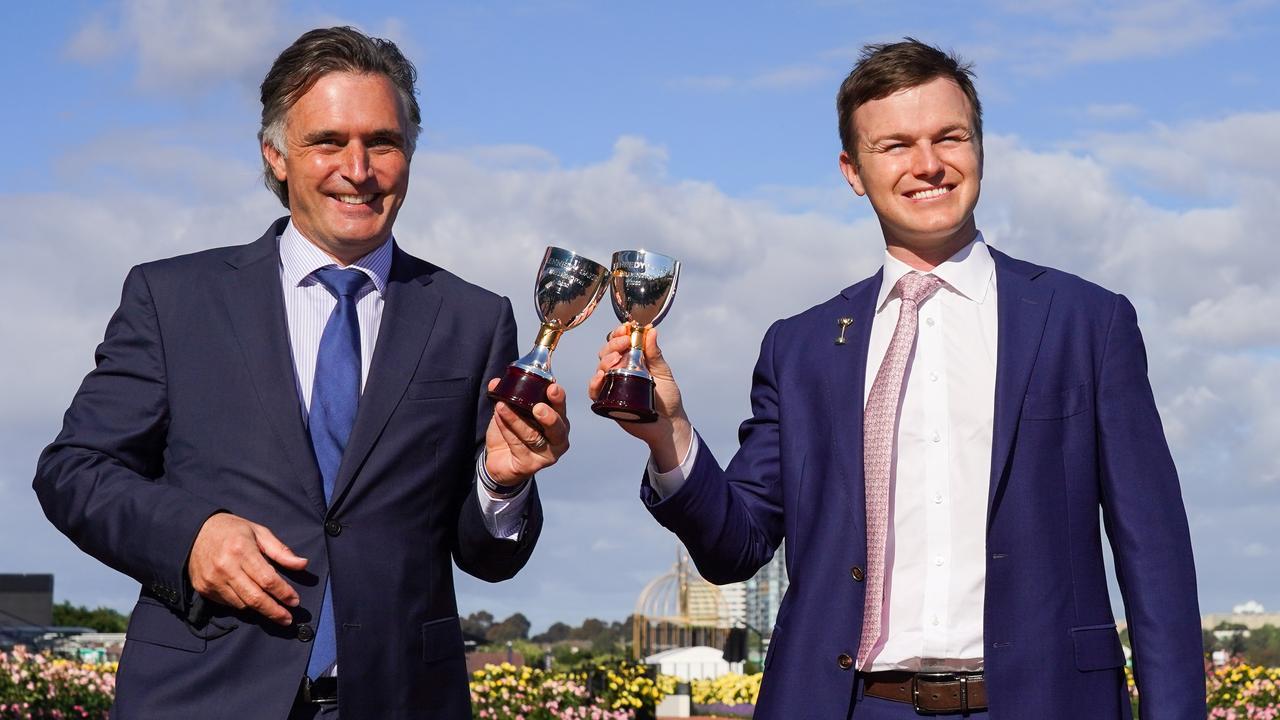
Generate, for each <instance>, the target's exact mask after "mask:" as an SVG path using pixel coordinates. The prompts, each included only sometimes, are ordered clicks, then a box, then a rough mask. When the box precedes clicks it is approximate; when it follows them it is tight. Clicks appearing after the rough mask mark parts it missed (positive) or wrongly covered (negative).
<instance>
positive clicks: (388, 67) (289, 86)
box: [258, 27, 422, 207]
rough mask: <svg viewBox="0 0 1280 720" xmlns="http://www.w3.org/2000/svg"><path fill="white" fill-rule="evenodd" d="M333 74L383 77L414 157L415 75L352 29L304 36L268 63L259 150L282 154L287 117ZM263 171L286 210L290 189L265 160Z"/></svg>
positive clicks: (394, 51)
mask: <svg viewBox="0 0 1280 720" xmlns="http://www.w3.org/2000/svg"><path fill="white" fill-rule="evenodd" d="M331 72H349V73H371V74H377V75H385V76H386V77H387V78H388V79H389V80H391V83H392V85H394V86H395V88H396V92H397V94H399V96H400V104H401V106H402V107H403V108H404V110H405V113H406V114H407V115H408V121H409V127H407V128H405V143H406V145H407V150H408V152H409V154H410V155H412V154H413V148H414V146H415V145H416V143H417V140H418V131H419V130H421V127H420V125H421V123H422V113H421V111H420V110H419V108H418V98H417V97H415V92H416V89H415V87H414V85H415V84H416V82H417V79H418V71H417V70H416V69H415V68H414V67H413V63H411V62H409V60H408V59H407V58H406V57H405V56H404V54H403V53H401V52H400V48H398V47H396V44H395V43H393V42H391V41H390V40H384V39H382V38H375V37H369V36H368V35H365V34H364V33H362V32H360V31H359V30H356V29H355V28H352V27H332V28H318V29H316V30H310V31H308V32H305V33H303V34H302V36H301V37H299V38H298V39H297V40H295V41H294V43H293V44H292V45H290V46H289V47H287V48H285V51H284V52H282V53H280V57H277V58H276V61H275V62H274V63H272V65H271V69H270V70H269V71H267V76H266V77H265V78H264V79H263V80H262V88H261V91H262V126H261V127H260V128H259V129H258V144H259V146H261V145H262V144H264V143H265V144H269V145H271V146H272V147H274V148H275V149H276V150H277V151H278V152H279V153H280V154H281V155H285V154H286V146H285V142H284V123H285V116H286V115H287V114H288V112H289V109H290V108H292V107H293V104H294V103H296V102H297V101H298V99H299V98H301V97H302V96H303V95H305V94H306V93H307V91H308V90H310V89H311V87H312V86H313V85H315V84H316V81H318V80H319V79H320V78H321V77H323V76H325V75H327V74H329V73H331ZM262 168H263V174H262V177H263V181H264V182H265V183H266V186H267V189H268V190H270V191H271V192H273V193H275V195H276V197H278V198H280V202H281V203H283V204H284V206H285V207H289V186H288V184H287V183H286V182H281V181H280V180H277V179H276V176H275V173H274V172H272V169H271V165H270V163H268V162H267V159H266V158H265V157H264V158H263V159H262Z"/></svg>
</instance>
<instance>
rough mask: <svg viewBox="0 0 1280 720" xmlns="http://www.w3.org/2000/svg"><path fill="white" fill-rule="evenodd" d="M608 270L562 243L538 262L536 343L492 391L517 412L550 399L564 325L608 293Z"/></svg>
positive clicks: (579, 318) (491, 394) (568, 326)
mask: <svg viewBox="0 0 1280 720" xmlns="http://www.w3.org/2000/svg"><path fill="white" fill-rule="evenodd" d="M608 277H609V270H608V269H606V268H605V267H604V266H603V265H601V264H600V263H597V262H594V261H592V260H588V259H587V258H585V257H583V256H581V255H579V254H577V253H575V252H573V251H571V250H564V249H562V248H558V247H548V248H547V252H546V254H544V255H543V256H542V265H541V266H539V267H538V280H537V283H536V284H535V285H534V289H533V306H534V307H535V308H536V309H537V311H538V318H539V319H540V320H541V321H542V326H541V327H540V328H539V329H538V339H537V341H536V342H535V344H534V346H533V349H532V350H530V351H529V352H528V353H527V354H526V355H525V356H524V357H522V358H520V359H519V360H516V361H515V362H513V363H511V364H510V365H508V366H507V371H506V373H505V374H504V375H503V377H502V379H501V380H499V381H498V385H497V386H496V387H495V388H494V389H493V390H491V391H489V397H491V398H493V399H494V400H501V401H503V402H505V403H507V404H508V405H510V406H511V408H512V409H513V410H515V411H516V412H519V413H522V414H524V415H527V416H531V415H532V414H533V406H534V405H537V404H538V403H540V402H546V401H547V388H548V387H549V386H550V385H551V383H553V382H555V380H556V378H555V376H554V375H552V374H551V354H552V353H553V352H555V349H556V343H557V342H559V341H560V336H561V335H563V334H564V333H565V331H566V330H569V329H571V328H574V327H577V326H578V325H581V324H582V322H583V321H584V320H586V319H587V318H588V317H589V316H590V315H591V311H592V310H595V309H596V303H598V302H600V297H601V296H602V295H604V291H605V287H606V286H605V280H607V279H608Z"/></svg>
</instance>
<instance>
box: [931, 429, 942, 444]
mask: <svg viewBox="0 0 1280 720" xmlns="http://www.w3.org/2000/svg"><path fill="white" fill-rule="evenodd" d="M933 441H934V442H942V434H941V433H939V432H938V431H937V430H934V431H933Z"/></svg>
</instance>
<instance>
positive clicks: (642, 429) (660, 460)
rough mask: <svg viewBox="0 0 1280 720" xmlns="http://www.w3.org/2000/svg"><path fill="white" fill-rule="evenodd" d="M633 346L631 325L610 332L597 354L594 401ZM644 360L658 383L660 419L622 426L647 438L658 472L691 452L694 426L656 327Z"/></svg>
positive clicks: (589, 389) (589, 388)
mask: <svg viewBox="0 0 1280 720" xmlns="http://www.w3.org/2000/svg"><path fill="white" fill-rule="evenodd" d="M630 349H631V328H630V327H629V326H627V325H619V326H618V327H616V328H614V329H613V331H612V332H610V333H609V336H608V338H607V339H606V340H605V343H604V346H603V347H601V348H600V352H599V353H598V354H597V357H599V358H600V364H599V365H598V366H597V367H596V374H595V375H593V376H592V377H591V381H590V382H589V383H588V384H587V395H588V396H589V397H590V398H591V399H592V400H595V399H596V398H598V397H599V396H600V389H601V387H602V386H603V385H604V375H605V373H606V372H608V371H609V370H610V369H612V368H614V367H616V366H617V365H618V364H619V363H620V362H622V360H623V358H624V357H626V354H627V352H628V351H629V350H630ZM644 362H645V365H646V367H648V368H649V374H650V375H652V376H653V381H654V383H655V387H654V391H653V395H654V405H655V406H656V407H655V408H654V409H655V410H657V412H658V420H657V421H656V422H651V423H636V422H619V423H618V425H619V426H620V427H621V428H622V429H623V430H626V431H627V432H628V433H630V434H631V435H633V436H634V437H638V438H640V439H641V440H643V441H644V442H645V443H646V444H647V445H648V446H649V451H650V452H651V453H653V463H654V465H656V466H657V468H658V472H667V471H669V470H672V469H674V468H675V467H676V466H678V465H679V464H680V461H681V460H683V459H684V456H685V455H686V454H688V452H689V445H690V443H692V442H693V426H692V425H690V423H689V417H688V416H687V415H685V413H684V402H683V401H682V400H681V399H680V386H679V385H677V384H676V379H675V376H674V375H673V374H672V373H671V366H670V365H668V364H667V361H666V360H665V359H664V358H663V357H662V349H661V348H660V347H658V331H657V329H656V328H649V330H648V331H647V332H645V334H644Z"/></svg>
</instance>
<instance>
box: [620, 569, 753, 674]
mask: <svg viewBox="0 0 1280 720" xmlns="http://www.w3.org/2000/svg"><path fill="white" fill-rule="evenodd" d="M730 626H731V620H730V612H729V607H728V605H727V604H726V603H725V599H724V597H723V595H722V593H721V591H720V588H718V587H716V586H715V585H712V584H711V583H709V582H707V581H706V580H705V579H703V578H702V576H700V575H698V571H697V570H696V569H694V567H693V566H692V564H690V562H689V555H688V553H687V552H686V551H685V549H684V547H683V546H680V547H678V548H677V550H676V563H675V565H673V566H672V568H671V570H670V571H669V572H667V573H665V574H663V575H659V576H658V577H656V578H654V579H653V580H652V581H650V582H649V584H648V585H646V586H645V587H644V590H642V591H641V592H640V597H639V598H638V599H637V600H636V611H635V618H634V622H633V623H632V625H631V648H632V653H633V655H634V657H635V658H636V659H637V660H640V659H642V658H646V657H649V656H650V655H654V654H657V653H660V652H662V651H664V650H671V649H673V648H682V647H685V648H687V647H694V646H698V645H705V646H709V647H713V648H719V647H723V646H724V641H725V637H726V636H727V635H728V633H729V628H730Z"/></svg>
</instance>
